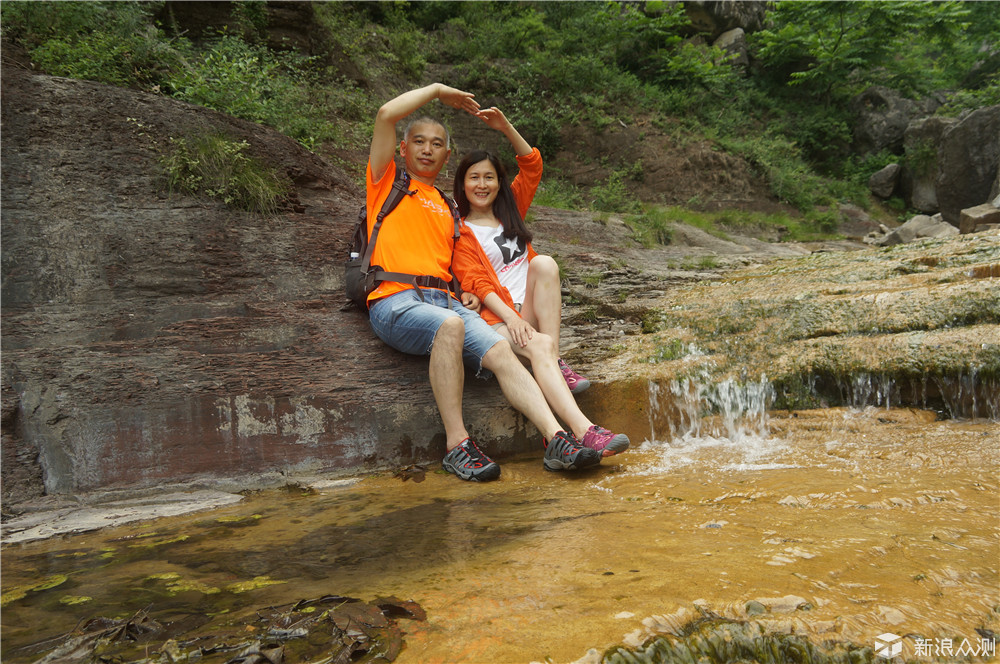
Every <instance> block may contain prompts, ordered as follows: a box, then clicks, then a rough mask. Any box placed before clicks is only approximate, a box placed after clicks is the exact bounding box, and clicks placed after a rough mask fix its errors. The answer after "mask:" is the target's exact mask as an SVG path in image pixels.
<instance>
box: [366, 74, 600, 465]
mask: <svg viewBox="0 0 1000 664" xmlns="http://www.w3.org/2000/svg"><path fill="white" fill-rule="evenodd" d="M435 99H440V100H441V101H442V102H443V103H445V104H447V105H449V106H451V107H453V108H457V109H460V110H464V111H467V112H468V113H471V114H473V115H478V114H479V104H478V103H477V102H476V101H475V99H473V95H472V94H471V93H468V92H462V91H461V90H456V89H455V88H451V87H448V86H446V85H442V84H440V83H434V84H432V85H428V86H426V87H423V88H418V89H416V90H410V91H409V92H405V93H403V94H401V95H399V96H398V97H396V98H394V99H392V100H390V101H388V102H386V103H385V104H383V105H382V107H381V108H380V109H379V110H378V114H377V115H376V116H375V127H374V130H373V134H372V144H371V151H370V152H369V155H368V168H367V177H366V191H367V202H366V204H367V206H368V233H369V235H371V231H372V226H373V225H374V223H375V218H376V217H377V215H378V211H379V210H380V208H381V206H382V202H383V201H385V199H386V198H387V197H388V195H389V191H390V189H391V188H392V182H393V180H394V178H395V176H396V168H397V167H396V164H395V160H394V157H395V154H396V123H398V122H399V121H400V120H402V119H403V118H405V117H407V116H409V115H411V114H412V113H414V112H415V111H417V110H418V109H419V108H421V107H422V106H424V105H425V104H428V103H430V102H431V101H433V100H435ZM399 153H400V155H401V156H402V157H403V161H404V162H405V168H406V172H407V174H408V175H409V185H410V190H411V192H412V193H411V195H409V196H405V197H403V200H402V201H401V202H400V204H399V205H398V206H397V207H396V209H395V210H393V211H392V212H391V213H389V215H388V216H386V218H385V221H384V222H383V225H382V227H381V229H380V231H379V236H378V241H377V242H376V244H375V251H374V254H373V256H372V260H371V263H372V264H373V265H379V266H381V267H382V269H383V270H385V271H388V272H401V273H404V274H413V275H429V276H432V277H438V278H440V279H443V280H444V281H446V282H447V281H450V280H451V275H450V273H449V269H450V267H451V260H452V254H453V248H454V247H453V242H454V241H455V240H453V233H454V220H453V218H452V216H451V211H450V209H449V207H448V204H447V202H446V201H445V200H444V199H443V198H442V194H441V193H440V192H439V191H438V190H437V189H436V188H435V187H434V182H435V181H436V180H437V176H438V173H440V172H441V169H442V168H443V167H444V165H445V163H447V161H448V157H449V156H450V155H451V148H450V137H449V136H448V131H447V130H446V129H445V127H444V125H442V124H441V123H440V122H438V121H437V120H433V119H431V118H428V117H418V118H417V119H415V120H412V121H411V122H410V123H409V124H408V125H407V127H406V129H405V131H404V134H403V140H401V141H400V142H399ZM458 241H462V240H458ZM464 305H468V306H475V307H478V301H477V298H475V297H474V296H472V295H470V294H465V295H463V296H462V301H459V300H458V299H456V298H455V297H454V296H453V295H452V294H451V293H450V292H448V291H447V290H441V289H437V288H419V290H418V288H417V287H415V286H412V285H410V284H403V283H397V282H390V281H385V282H382V283H381V284H380V285H379V287H378V288H377V289H375V291H373V292H372V294H371V295H370V296H369V298H368V311H369V321H370V324H371V328H372V330H373V331H374V332H375V334H376V335H377V336H378V337H379V338H380V339H382V340H383V341H384V342H386V343H387V344H389V345H390V346H392V347H393V348H395V349H397V350H400V351H402V352H404V353H410V354H414V355H429V356H430V381H431V389H432V390H433V392H434V400H435V402H436V403H437V407H438V411H439V412H440V414H441V421H442V423H443V424H444V429H445V439H446V441H445V444H446V448H447V453H446V455H445V457H444V460H443V461H442V466H443V467H444V469H445V470H447V471H448V472H451V473H454V474H455V475H457V476H458V477H460V478H462V479H465V480H478V481H487V480H493V479H497V478H498V477H499V476H500V466H499V465H498V464H497V463H496V462H494V461H493V460H492V459H490V458H489V457H488V456H487V455H486V454H485V453H484V452H483V451H482V450H481V449H479V447H478V445H476V443H475V442H474V441H473V440H472V439H471V438H470V437H469V432H468V431H467V430H466V427H465V421H464V418H463V414H462V393H463V391H464V386H465V365H468V366H469V367H470V368H472V369H474V370H475V371H476V373H477V375H481V371H482V370H483V369H486V370H487V372H492V373H493V374H494V375H495V376H496V378H497V382H499V383H500V387H501V389H502V390H503V393H504V396H506V397H507V400H508V401H509V402H510V403H511V405H512V406H514V408H516V409H517V410H518V411H520V412H521V413H522V414H523V415H524V416H525V417H527V418H528V419H529V420H530V421H531V422H532V423H533V424H534V425H535V426H536V427H538V430H539V431H540V432H541V433H542V436H544V439H545V458H544V465H545V468H547V469H548V470H574V469H578V468H586V467H590V466H594V465H596V464H598V463H600V461H601V455H600V453H599V452H596V451H595V450H592V449H589V448H586V447H582V446H581V445H580V443H579V442H578V441H577V440H576V438H575V437H574V436H573V434H572V433H570V432H567V431H564V430H563V429H562V427H561V426H560V424H559V421H558V420H557V419H556V418H555V416H554V415H553V414H552V411H551V410H550V409H549V407H548V405H547V404H546V401H545V397H544V396H543V394H542V392H541V389H540V388H539V387H538V384H537V383H536V382H535V380H534V379H533V378H532V376H531V374H530V373H529V372H528V370H527V369H526V368H525V367H524V365H523V364H521V361H520V360H519V359H518V358H517V356H516V355H514V351H513V350H512V349H511V347H510V344H508V343H506V341H505V340H504V338H503V337H501V336H500V335H499V334H497V332H496V331H495V330H493V329H492V328H491V327H490V326H489V325H488V324H487V323H486V322H485V321H483V319H482V318H480V317H479V315H478V314H477V313H476V312H475V311H473V310H471V309H469V308H467V306H464Z"/></svg>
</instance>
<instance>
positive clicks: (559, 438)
mask: <svg viewBox="0 0 1000 664" xmlns="http://www.w3.org/2000/svg"><path fill="white" fill-rule="evenodd" d="M542 442H543V443H544V444H545V461H544V463H545V470H580V469H582V468H590V467H591V466H596V465H597V464H599V463H601V453H600V452H598V451H597V450H592V449H590V448H589V447H584V446H583V445H581V444H580V441H578V440H577V439H576V437H575V436H573V434H571V433H569V432H568V431H560V432H559V433H557V434H556V435H555V436H553V437H552V440H543V441H542Z"/></svg>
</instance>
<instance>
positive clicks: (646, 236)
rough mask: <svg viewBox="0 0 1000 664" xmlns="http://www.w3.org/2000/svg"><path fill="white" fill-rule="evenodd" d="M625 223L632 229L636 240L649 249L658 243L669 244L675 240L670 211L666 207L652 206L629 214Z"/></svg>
mask: <svg viewBox="0 0 1000 664" xmlns="http://www.w3.org/2000/svg"><path fill="white" fill-rule="evenodd" d="M625 223H626V224H627V225H628V227H629V228H631V229H632V233H633V237H634V238H635V239H636V241H638V242H639V243H640V244H641V245H642V246H644V247H646V248H647V249H649V248H651V247H655V246H656V245H658V244H662V245H667V244H670V243H671V242H672V241H673V229H672V228H671V227H670V218H669V212H668V210H667V209H666V208H662V207H650V208H648V209H646V210H643V212H641V213H640V214H632V215H629V216H627V217H626V218H625Z"/></svg>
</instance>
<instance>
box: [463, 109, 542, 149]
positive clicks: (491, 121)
mask: <svg viewBox="0 0 1000 664" xmlns="http://www.w3.org/2000/svg"><path fill="white" fill-rule="evenodd" d="M475 115H476V117H478V118H479V119H480V120H482V121H483V122H485V123H486V125H487V126H488V127H489V128H490V129H496V130H497V131H499V132H500V133H501V134H503V135H504V136H506V137H507V140H508V141H510V145H511V147H512V148H514V154H516V155H517V156H519V157H523V156H526V155H529V154H531V145H529V144H528V141H526V140H524V137H523V136H521V134H519V133H518V132H517V129H514V125H512V124H511V123H510V120H508V119H507V116H506V115H504V114H503V111H501V110H500V109H499V108H497V107H496V106H493V107H490V108H484V109H483V110H481V111H479V112H478V113H476V114H475Z"/></svg>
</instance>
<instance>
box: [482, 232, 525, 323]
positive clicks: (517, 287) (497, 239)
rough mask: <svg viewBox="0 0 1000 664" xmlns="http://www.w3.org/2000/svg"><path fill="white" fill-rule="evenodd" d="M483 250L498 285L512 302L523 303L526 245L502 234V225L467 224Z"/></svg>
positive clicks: (517, 239) (519, 240)
mask: <svg viewBox="0 0 1000 664" xmlns="http://www.w3.org/2000/svg"><path fill="white" fill-rule="evenodd" d="M468 226H469V228H471V229H472V232H473V233H475V234H476V239H478V240H479V244H481V245H482V246H483V251H484V252H485V253H486V257H487V258H488V259H489V261H490V265H492V266H493V271H494V272H496V273H497V277H499V278H500V285H502V286H503V287H504V288H506V289H507V290H508V291H510V297H511V299H512V300H514V303H515V304H517V305H521V304H523V303H524V293H525V290H526V287H527V284H528V245H527V244H525V242H524V241H523V240H521V239H519V238H516V237H514V238H506V237H504V236H503V226H497V227H496V228H491V227H489V226H478V225H476V224H473V223H470V224H468Z"/></svg>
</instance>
